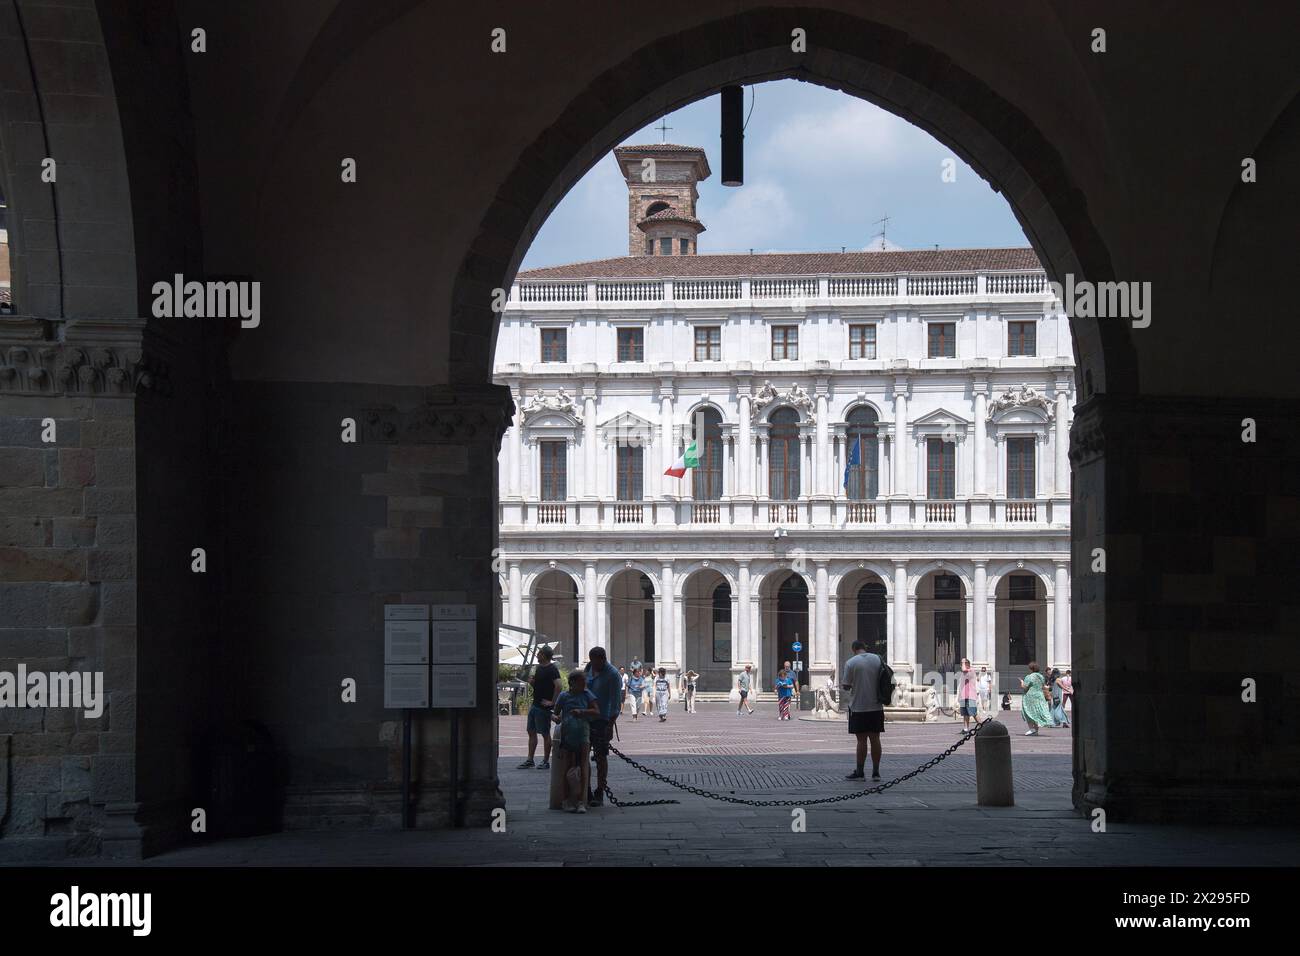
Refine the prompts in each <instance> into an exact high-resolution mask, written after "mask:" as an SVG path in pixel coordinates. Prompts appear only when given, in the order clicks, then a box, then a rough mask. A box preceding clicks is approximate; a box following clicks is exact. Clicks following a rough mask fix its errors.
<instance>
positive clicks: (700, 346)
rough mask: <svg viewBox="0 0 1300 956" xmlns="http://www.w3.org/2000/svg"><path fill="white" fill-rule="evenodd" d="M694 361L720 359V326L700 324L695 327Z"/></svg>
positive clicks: (718, 360)
mask: <svg viewBox="0 0 1300 956" xmlns="http://www.w3.org/2000/svg"><path fill="white" fill-rule="evenodd" d="M695 361H697V362H721V361H722V326H720V325H700V326H696V328H695Z"/></svg>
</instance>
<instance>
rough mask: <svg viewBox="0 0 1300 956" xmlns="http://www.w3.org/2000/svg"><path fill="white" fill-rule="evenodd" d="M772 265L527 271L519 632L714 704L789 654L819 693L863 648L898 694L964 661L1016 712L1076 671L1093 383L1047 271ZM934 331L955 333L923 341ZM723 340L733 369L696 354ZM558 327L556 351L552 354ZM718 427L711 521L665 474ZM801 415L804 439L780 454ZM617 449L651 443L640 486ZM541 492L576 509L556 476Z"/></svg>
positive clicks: (515, 490)
mask: <svg viewBox="0 0 1300 956" xmlns="http://www.w3.org/2000/svg"><path fill="white" fill-rule="evenodd" d="M882 255H895V254H892V253H891V254H882ZM903 255H904V256H906V255H919V254H903ZM694 258H696V259H697V260H709V259H711V258H713V257H708V256H699V257H694ZM717 258H718V259H719V260H721V259H723V258H724V257H717ZM740 258H744V257H725V259H726V260H727V261H734V260H735V259H740ZM779 258H781V257H767V256H753V257H749V261H752V262H753V263H755V265H756V268H755V270H754V271H753V272H751V274H744V273H743V272H741V271H739V270H737V274H735V275H726V276H710V277H708V278H682V276H681V272H680V271H679V270H681V269H685V268H686V267H681V266H673V265H672V264H671V263H670V262H667V261H664V262H660V263H655V264H654V268H656V269H658V270H659V271H660V272H661V273H662V275H661V276H654V275H651V276H649V277H647V275H646V269H647V264H646V262H645V260H643V259H642V260H637V259H627V260H622V261H624V262H626V263H628V273H629V275H631V276H634V277H635V278H628V279H618V278H611V277H610V269H611V266H610V265H609V261H608V260H606V261H605V262H604V263H597V264H586V266H593V267H592V268H585V266H584V264H579V265H575V266H572V267H567V268H568V269H569V270H570V272H571V274H570V275H565V276H561V277H558V278H557V277H554V275H553V274H554V272H555V271H556V270H540V271H539V273H533V274H524V275H523V276H521V277H520V280H519V281H518V282H517V283H516V285H515V286H514V288H513V290H512V294H511V298H510V301H509V304H508V306H507V308H506V310H505V312H504V315H503V316H502V323H501V327H500V332H499V338H498V342H497V352H496V381H498V382H500V383H502V384H505V385H507V386H509V388H510V389H511V390H512V392H513V394H514V396H515V401H516V406H517V407H518V408H519V409H521V410H522V411H521V412H517V414H516V418H515V421H514V424H513V426H512V427H511V428H510V429H509V431H508V432H507V433H506V435H505V438H504V440H503V443H502V450H501V455H500V470H499V475H500V499H501V529H500V544H501V548H500V560H499V564H498V569H499V571H500V579H501V589H502V595H503V601H502V607H503V614H502V619H503V621H504V622H505V623H509V624H516V625H520V626H525V627H536V628H538V629H539V630H542V631H543V632H544V633H546V634H547V635H548V636H549V637H552V638H556V639H558V640H560V642H561V643H560V650H561V654H562V656H563V658H564V659H565V661H566V662H569V661H572V659H573V658H574V657H575V656H576V657H578V658H579V659H581V658H585V655H586V651H587V649H588V648H589V647H591V646H594V645H602V646H605V647H606V648H608V649H609V650H610V653H611V656H612V658H613V660H614V661H615V662H616V663H618V664H627V663H628V662H629V661H630V660H633V659H642V660H650V659H652V660H653V661H654V662H655V663H656V665H657V666H663V667H666V668H667V669H668V670H669V672H670V673H671V674H672V675H674V676H676V675H678V674H680V673H681V672H683V671H684V670H687V669H693V670H695V671H697V672H698V673H700V674H701V675H703V677H702V679H701V681H702V689H703V690H704V691H705V692H709V691H727V690H732V691H733V694H734V686H735V675H736V674H737V673H738V672H739V671H740V670H741V669H743V666H744V665H745V664H747V663H748V664H751V665H753V667H754V669H755V671H756V672H757V675H758V686H759V687H760V688H761V689H763V690H770V689H771V681H772V679H773V677H774V675H775V672H776V669H777V668H778V667H779V666H780V665H781V663H782V662H783V661H784V660H785V659H787V658H789V655H790V653H791V652H790V646H791V641H792V639H793V637H792V635H793V634H795V633H797V634H798V636H799V640H800V642H801V643H802V645H803V648H804V649H803V651H802V653H801V654H800V655H799V656H800V659H801V660H802V661H803V662H804V667H805V669H806V672H807V675H808V677H809V678H810V679H811V680H812V681H813V682H815V683H816V684H817V685H820V684H821V683H822V682H823V681H824V680H825V676H826V675H827V674H830V673H832V672H836V671H838V668H839V666H840V664H841V663H842V662H843V661H844V660H845V659H846V657H847V656H848V655H849V654H850V653H851V651H850V649H849V647H850V644H851V643H852V641H853V640H855V639H857V638H858V637H859V636H862V637H863V639H864V640H865V639H868V638H872V639H875V640H877V641H878V642H879V646H880V647H881V649H882V650H887V653H888V656H889V659H890V661H891V663H892V664H893V666H894V668H895V670H896V671H897V672H898V673H899V677H900V679H907V678H909V677H910V678H911V679H912V680H913V681H921V680H922V679H923V675H925V674H927V673H930V672H933V671H934V670H935V668H936V667H937V666H940V662H941V661H949V660H951V659H955V660H956V661H958V662H959V661H960V659H961V657H962V656H967V657H970V658H971V660H972V662H973V663H974V664H975V665H976V667H979V666H981V665H987V666H988V667H989V669H990V670H994V671H995V672H996V673H997V674H998V689H999V692H1001V691H1006V690H1009V691H1012V692H1013V693H1016V692H1018V688H1019V684H1018V678H1019V677H1020V676H1021V675H1022V674H1023V673H1024V671H1025V667H1024V664H1025V663H1027V660H1026V658H1028V657H1032V658H1033V659H1035V660H1037V661H1039V662H1040V664H1043V665H1048V664H1050V665H1054V666H1057V667H1060V668H1061V669H1062V670H1064V669H1065V668H1066V667H1067V666H1068V665H1069V662H1070V634H1069V621H1070V616H1069V608H1068V595H1069V553H1070V552H1069V542H1070V526H1069V522H1070V474H1069V465H1068V460H1067V457H1066V453H1067V449H1068V443H1069V424H1070V417H1071V413H1072V407H1073V398H1074V374H1073V372H1074V363H1073V358H1072V350H1071V343H1070V334H1069V329H1068V325H1067V320H1066V318H1065V317H1064V316H1063V315H1062V314H1061V313H1060V311H1059V306H1058V304H1057V303H1056V302H1054V301H1053V299H1052V295H1051V292H1050V291H1049V287H1048V286H1047V285H1046V277H1045V276H1044V275H1043V274H1042V273H1041V271H1037V270H1033V269H1028V270H1021V271H1018V272H1014V273H1012V272H996V271H984V270H976V271H971V272H969V273H965V274H936V273H934V272H928V271H912V272H910V273H909V272H898V271H896V270H895V271H891V272H889V273H887V274H883V273H872V272H870V271H867V272H863V271H862V270H861V268H860V266H859V267H858V268H857V270H856V271H855V272H854V273H853V274H847V273H842V272H836V271H834V268H832V269H831V270H829V271H822V272H820V273H818V274H802V275H801V274H788V275H783V276H772V275H771V274H770V272H771V270H772V268H774V267H780V265H781V263H779V262H777V261H776V260H777V259H779ZM829 259H830V260H831V261H832V262H834V261H835V260H836V257H834V256H831V257H829ZM678 261H679V262H680V261H681V260H678ZM845 261H846V262H847V261H848V260H845ZM882 261H883V260H882ZM890 261H891V262H893V263H896V262H897V261H898V260H890ZM853 262H854V263H860V262H861V257H859V258H857V259H855V260H853ZM594 266H599V267H600V268H595V267H594ZM759 266H761V269H760V268H757V267H759ZM612 268H613V270H614V273H615V274H617V272H618V269H617V266H614V267H612ZM693 268H694V269H695V270H696V271H695V272H694V275H697V276H698V274H699V270H700V268H707V266H705V267H701V266H698V265H696V266H693ZM652 271H653V270H652ZM674 271H678V275H677V276H676V277H674V276H673V275H672V274H671V273H672V272H674ZM715 271H716V270H715ZM584 272H587V273H588V275H584V274H583V273H584ZM539 274H540V275H543V276H546V277H545V278H535V276H537V275H539ZM686 274H687V275H688V276H689V275H692V273H691V272H690V271H687V273H686ZM592 275H600V276H602V278H592V277H591V276H592ZM1013 322H1015V323H1029V324H1030V325H1032V330H1033V331H1032V333H1031V334H1032V335H1033V338H1034V347H1033V352H1034V354H1032V355H1027V356H1026V355H1016V356H1013V355H1010V354H1008V353H1009V352H1010V351H1011V348H1010V338H1009V336H1010V335H1011V325H1010V324H1011V323H1013ZM932 323H943V324H945V325H947V328H945V329H942V330H938V331H937V332H935V333H931V332H930V331H929V326H930V325H931V324H932ZM792 326H793V327H795V328H797V333H796V334H797V337H798V355H797V358H777V359H774V358H773V357H772V356H773V354H774V353H773V337H774V334H780V335H783V334H784V333H774V329H777V328H780V329H785V328H788V327H792ZM852 326H859V327H861V326H870V327H872V329H873V330H874V331H873V332H872V333H871V334H872V335H873V336H874V342H873V344H874V349H873V350H872V351H870V352H869V353H868V354H867V357H853V358H850V354H851V351H850V349H851V334H852V335H854V336H856V337H857V341H858V342H864V340H865V338H866V334H865V333H861V332H857V333H851V332H850V327H852ZM712 327H716V328H718V329H719V330H720V331H719V334H718V338H719V340H720V341H719V345H720V349H719V350H718V351H716V352H710V351H709V349H708V348H707V345H706V348H705V351H704V353H703V356H701V354H700V353H697V351H696V337H697V332H696V330H697V329H700V328H712ZM624 329H626V330H639V335H638V334H637V333H631V334H625V335H624V340H625V342H624V345H625V351H624V353H623V355H622V358H623V359H624V360H623V361H620V354H619V331H620V330H624ZM1025 329H1026V326H1025V325H1023V324H1022V325H1019V326H1017V328H1016V334H1017V335H1024V334H1025V331H1024V330H1025ZM547 330H550V335H549V337H548V341H549V342H550V343H551V345H552V346H555V345H556V343H557V342H558V341H559V340H561V339H562V340H563V342H564V350H563V352H557V351H556V350H555V349H554V348H553V349H552V351H551V352H549V353H548V354H547V356H546V357H547V358H548V359H550V360H549V361H543V360H542V359H543V344H542V336H543V333H544V331H547ZM940 332H941V333H942V334H943V335H945V336H947V335H948V334H950V333H951V332H955V335H956V339H955V350H954V351H955V354H954V355H952V356H951V357H936V358H931V357H929V354H930V349H931V345H930V342H931V336H932V335H936V334H939V333H940ZM709 334H712V333H706V336H705V337H706V340H707V336H708V335H709ZM637 338H639V339H640V342H641V350H640V352H639V353H637V352H636V350H635V348H634V347H633V343H634V341H635V340H636V339H637ZM1019 341H1020V342H1021V344H1022V347H1021V349H1020V351H1026V349H1024V348H1023V339H1021V340H1019ZM859 348H861V349H862V350H863V351H864V352H865V351H866V347H865V345H860V346H859ZM938 349H939V350H941V351H943V350H944V349H943V348H942V346H938ZM715 355H716V356H717V357H716V358H715V357H713V356H715ZM560 358H562V359H563V360H562V361H560V360H557V359H560ZM702 409H711V410H712V411H713V413H715V414H716V416H717V418H720V425H719V427H718V428H717V431H716V432H715V433H712V434H714V435H716V437H715V438H714V439H713V441H714V442H717V443H719V446H720V449H721V458H722V469H721V470H722V475H721V485H720V489H719V492H718V495H717V497H716V498H713V499H710V500H700V499H697V498H695V497H693V494H694V492H695V485H694V479H693V477H692V475H691V474H690V473H688V475H687V477H686V478H682V479H678V478H673V477H668V476H665V475H664V474H663V473H664V471H665V469H666V468H667V467H669V466H670V465H671V464H672V463H673V461H674V460H675V459H676V458H677V457H678V455H680V454H681V453H682V452H683V450H684V449H685V447H686V446H687V445H688V444H689V443H690V441H691V435H692V428H693V423H694V422H696V421H697V419H696V415H697V413H699V412H700V411H701V410H702ZM783 409H784V410H786V411H785V412H784V415H783V417H785V418H787V419H790V418H793V419H794V423H793V425H790V426H786V435H787V436H788V435H790V434H792V433H793V434H797V442H792V441H791V439H789V438H786V439H785V440H784V441H781V440H780V438H779V437H778V438H774V437H773V436H774V435H778V432H777V431H775V430H774V429H775V428H776V427H777V426H775V425H774V423H773V422H772V417H773V415H776V414H777V413H778V412H779V411H781V410H783ZM855 410H865V411H863V412H860V413H859V417H863V416H865V417H866V418H868V419H870V418H874V419H875V421H876V424H875V435H876V442H875V444H874V446H872V445H870V443H869V442H865V441H864V443H863V454H864V455H870V454H871V453H872V451H871V450H872V448H874V457H875V461H876V487H875V489H874V492H875V494H874V497H870V498H861V497H859V498H858V499H857V500H850V499H849V497H848V496H847V494H846V489H845V486H844V478H843V476H844V470H845V463H846V460H847V457H848V455H849V454H850V441H849V439H848V432H849V428H850V415H851V414H852V413H854V412H855ZM791 413H793V414H791ZM701 424H702V422H701ZM868 427H869V426H868ZM931 439H936V440H938V441H939V442H942V443H943V445H946V446H947V447H943V446H941V445H938V444H932V443H931ZM547 441H552V442H558V443H560V444H558V445H553V446H550V447H549V448H547V449H543V448H542V443H544V442H547ZM774 441H776V442H777V443H778V444H779V445H780V449H778V450H774V447H773V445H772V443H773V442H774ZM620 445H621V446H625V447H629V448H631V447H639V448H640V449H641V450H640V452H639V453H638V452H629V453H628V454H629V455H633V456H634V455H637V454H639V455H640V456H641V459H642V473H643V479H642V484H641V487H640V488H639V489H637V488H636V486H635V483H634V482H633V481H631V480H630V479H629V477H628V474H627V473H626V472H625V473H624V475H623V479H624V480H623V481H620V474H619V465H618V454H619V452H618V448H619V446H620ZM791 449H797V459H796V458H792V459H791V467H790V469H788V470H787V471H786V472H784V474H785V475H786V476H788V475H789V474H791V473H792V472H793V471H794V470H795V469H796V468H797V472H798V479H797V480H798V484H799V488H798V495H797V497H789V498H788V499H787V498H784V497H783V498H782V499H781V500H777V499H774V498H773V497H772V496H771V488H772V482H773V481H776V482H777V483H778V484H779V483H780V482H781V481H782V480H787V479H783V478H782V476H781V475H778V476H777V477H776V478H773V477H771V472H770V469H771V462H772V456H773V455H774V454H776V455H778V456H779V453H780V450H787V451H788V450H791ZM543 451H545V452H546V453H547V454H548V456H549V459H548V460H549V461H550V465H549V466H547V465H544V464H543V462H542V460H541V459H542V454H543ZM945 453H948V454H951V462H952V464H951V466H948V467H950V473H949V474H950V476H951V477H950V479H947V478H945V477H944V476H943V475H942V474H940V475H939V476H938V477H936V478H935V479H934V480H935V481H936V482H937V483H936V484H935V485H933V487H935V488H939V489H941V491H943V490H944V489H945V488H946V486H945V485H944V481H946V480H951V481H952V483H953V484H954V487H952V488H951V494H950V495H948V494H943V496H942V497H938V498H930V497H928V492H929V490H930V489H931V484H930V480H931V479H930V470H931V469H932V468H933V469H942V468H943V467H944V454H945ZM1029 454H1032V459H1033V463H1032V479H1028V478H1026V477H1025V474H1026V471H1025V469H1028V467H1029V466H1028V465H1027V464H1025V462H1024V461H1023V458H1024V457H1025V456H1026V455H1029ZM557 456H559V458H562V459H563V460H562V462H559V463H557ZM1009 456H1015V457H1016V462H1017V463H1018V466H1019V468H1020V469H1021V470H1018V471H1017V472H1016V474H1015V476H1014V480H1015V481H1018V482H1021V483H1022V484H1021V486H1020V488H1019V489H1018V490H1019V493H1018V494H1017V489H1015V488H1011V487H1009V484H1010V483H1012V481H1013V476H1010V475H1009V465H1010V463H1009V461H1008V458H1009ZM544 467H550V468H551V469H552V470H551V474H552V475H554V474H555V471H554V469H556V468H560V469H563V473H564V475H565V478H566V481H565V487H564V488H563V496H562V500H543V499H544V495H543V491H544V489H543V487H542V485H543V468H544ZM1029 481H1032V486H1031V487H1029V486H1027V485H1026V484H1025V483H1026V482H1029ZM620 485H621V486H622V489H621V490H622V492H623V494H622V500H620V497H619V492H620ZM638 490H639V494H636V495H635V500H632V499H633V497H634V495H633V493H634V492H636V491H638ZM548 496H549V497H550V498H552V499H555V498H559V497H560V496H559V495H558V494H557V486H556V485H555V484H554V482H552V483H551V485H550V486H549V495H548ZM641 575H644V579H643V578H642V577H641ZM792 576H793V578H792ZM1013 577H1019V578H1020V580H1018V581H1016V582H1013V581H1012V578H1013ZM1027 577H1032V580H1033V581H1034V582H1035V583H1034V584H1033V585H1032V590H1033V594H1032V596H1030V594H1029V590H1028V589H1029V588H1030V587H1031V586H1030V585H1028V584H1027V583H1026V580H1025V579H1026V578H1027ZM937 578H939V580H938V584H939V586H940V591H939V593H938V594H937V595H936V591H935V587H936V579H937ZM943 578H946V580H944V579H943ZM953 578H955V579H956V581H955V582H954V581H953V580H952V579H953ZM958 583H959V589H958V590H956V591H954V590H953V588H954V587H956V586H957V584H958ZM722 585H725V588H723V587H721V586H722ZM783 585H784V588H783V587H782V586H783ZM864 585H871V586H870V587H864ZM945 586H946V589H945ZM1013 590H1014V594H1013V593H1012V592H1013ZM715 605H716V609H715ZM804 607H806V611H804V610H802V609H801V608H804ZM647 612H649V613H647ZM1012 631H1014V632H1015V636H1014V637H1013V634H1012ZM949 637H951V638H952V642H951V643H948V639H949Z"/></svg>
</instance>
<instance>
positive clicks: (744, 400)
mask: <svg viewBox="0 0 1300 956" xmlns="http://www.w3.org/2000/svg"><path fill="white" fill-rule="evenodd" d="M739 404H740V408H739V412H738V416H739V417H738V420H737V426H738V430H739V433H740V441H739V444H738V445H737V448H736V479H737V484H736V494H738V495H747V496H751V497H752V496H753V495H754V494H755V491H754V477H753V474H752V472H753V470H754V443H753V436H752V433H751V432H750V421H749V416H750V411H749V384H748V383H747V382H746V383H742V384H741V386H740V392H739Z"/></svg>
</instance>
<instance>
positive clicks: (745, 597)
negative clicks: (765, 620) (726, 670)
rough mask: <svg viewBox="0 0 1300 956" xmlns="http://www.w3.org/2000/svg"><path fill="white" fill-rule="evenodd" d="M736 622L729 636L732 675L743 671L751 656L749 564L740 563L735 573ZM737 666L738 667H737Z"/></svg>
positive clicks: (745, 562)
mask: <svg viewBox="0 0 1300 956" xmlns="http://www.w3.org/2000/svg"><path fill="white" fill-rule="evenodd" d="M736 588H737V591H738V594H737V596H736V611H737V620H736V626H735V628H734V629H733V633H732V635H731V671H732V673H733V674H735V673H737V672H739V671H742V670H744V666H743V665H744V662H745V661H747V660H749V659H750V658H751V657H752V656H753V652H752V651H751V650H750V638H751V630H752V628H751V620H750V614H749V612H750V606H749V562H748V561H741V562H740V563H739V565H738V567H737V571H736ZM738 665H739V666H738Z"/></svg>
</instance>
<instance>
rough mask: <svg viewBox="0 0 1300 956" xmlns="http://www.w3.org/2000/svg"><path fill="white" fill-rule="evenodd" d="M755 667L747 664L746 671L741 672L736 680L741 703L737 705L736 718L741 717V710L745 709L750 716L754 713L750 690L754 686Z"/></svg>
mask: <svg viewBox="0 0 1300 956" xmlns="http://www.w3.org/2000/svg"><path fill="white" fill-rule="evenodd" d="M753 669H754V665H752V664H746V665H745V669H744V670H743V671H741V672H740V676H739V677H737V678H736V688H737V689H738V690H739V691H740V703H739V704H738V705H736V716H737V717H739V716H740V711H741V708H745V709H747V710H748V711H749V713H750V714H753V713H754V708H753V707H750V705H749V689H750V688H751V687H753V686H754V676H753Z"/></svg>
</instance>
